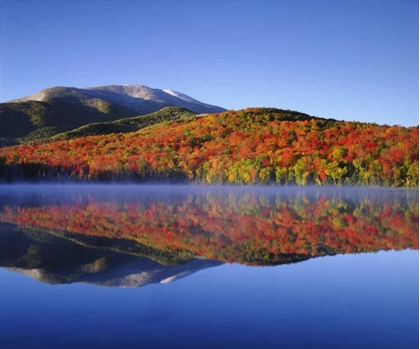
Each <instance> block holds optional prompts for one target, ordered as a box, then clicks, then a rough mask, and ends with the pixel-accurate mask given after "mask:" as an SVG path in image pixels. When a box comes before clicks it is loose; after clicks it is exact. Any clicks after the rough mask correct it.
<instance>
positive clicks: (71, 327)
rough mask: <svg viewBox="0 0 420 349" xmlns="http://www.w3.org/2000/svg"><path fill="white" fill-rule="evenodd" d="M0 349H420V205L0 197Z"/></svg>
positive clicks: (20, 189) (95, 194) (233, 197)
mask: <svg viewBox="0 0 420 349" xmlns="http://www.w3.org/2000/svg"><path fill="white" fill-rule="evenodd" d="M0 266H1V267H3V268H2V269H0V297H1V298H0V299H1V302H0V348H76V347H77V348H122V347H124V348H138V347H146V348H173V347H182V348H355V347H358V348H417V347H418V327H419V320H418V317H419V313H418V306H419V303H418V292H419V288H418V281H419V280H418V192H417V191H413V190H399V189H398V190H392V189H379V188H375V189H367V188H362V189H354V188H341V189H340V188H323V189H319V188H306V189H299V188H294V189H293V188H278V187H266V188H252V187H246V188H232V187H171V186H167V187H165V186H53V185H49V186H39V185H37V186H17V185H16V186H1V187H0Z"/></svg>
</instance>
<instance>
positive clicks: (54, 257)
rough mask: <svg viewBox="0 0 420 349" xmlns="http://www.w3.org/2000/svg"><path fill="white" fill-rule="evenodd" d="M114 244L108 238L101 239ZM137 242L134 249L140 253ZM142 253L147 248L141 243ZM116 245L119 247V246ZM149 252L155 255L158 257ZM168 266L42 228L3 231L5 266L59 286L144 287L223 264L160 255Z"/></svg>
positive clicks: (0, 248) (0, 244) (1, 261)
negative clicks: (60, 236)
mask: <svg viewBox="0 0 420 349" xmlns="http://www.w3.org/2000/svg"><path fill="white" fill-rule="evenodd" d="M100 240H103V242H104V243H103V244H102V245H104V244H108V245H110V242H109V241H108V240H109V239H106V238H102V239H96V243H97V244H98V243H100ZM135 245H136V244H135V243H131V250H132V251H135V250H136V249H135V247H136V246H135ZM137 247H138V248H137V251H142V252H144V250H142V246H140V245H139V246H137ZM114 248H115V247H114ZM148 252H149V254H150V255H152V256H153V257H154V258H156V256H159V254H158V253H155V254H153V253H152V252H153V251H151V250H150V249H149V250H148ZM160 257H162V258H163V260H164V263H166V262H168V261H170V263H171V265H165V264H162V263H159V262H157V261H155V260H152V259H150V258H146V257H139V256H136V255H134V254H127V253H121V252H116V251H112V250H108V249H107V248H105V247H103V246H102V248H89V247H86V246H83V245H80V244H77V243H75V242H72V241H70V240H67V239H62V238H58V237H55V236H54V235H50V234H48V233H43V232H41V231H30V230H25V231H22V230H20V229H16V228H15V227H13V226H12V225H8V224H3V225H2V226H1V229H0V266H2V267H7V268H8V269H10V270H13V271H17V272H20V273H22V274H25V275H27V276H30V277H32V278H34V279H37V280H39V281H43V282H47V283H51V284H60V283H73V282H83V283H89V284H95V285H102V286H120V287H140V286H144V285H147V284H151V283H159V282H160V283H168V282H171V281H175V280H178V279H180V278H183V277H186V276H188V275H190V274H192V273H194V272H197V271H199V270H201V269H205V268H209V267H214V266H218V265H220V264H222V263H221V262H218V261H211V260H205V259H192V257H190V260H187V259H186V257H185V256H179V255H176V254H173V256H172V258H168V257H167V256H164V255H161V256H160Z"/></svg>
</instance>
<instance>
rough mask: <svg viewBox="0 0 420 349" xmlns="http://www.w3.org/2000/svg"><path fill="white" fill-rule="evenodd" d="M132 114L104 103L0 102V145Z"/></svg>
mask: <svg viewBox="0 0 420 349" xmlns="http://www.w3.org/2000/svg"><path fill="white" fill-rule="evenodd" d="M136 115H138V113H137V112H135V111H133V110H129V109H127V108H125V107H122V106H119V105H116V104H111V103H109V102H107V101H104V100H96V105H95V106H92V105H83V104H79V105H77V104H72V103H69V102H66V101H63V100H58V99H53V100H48V101H42V102H41V101H25V102H16V103H0V146H4V145H10V144H18V143H22V142H29V141H38V140H45V139H48V138H49V137H52V136H53V135H56V134H58V133H61V132H65V131H69V130H72V129H75V128H78V127H80V126H83V125H86V124H90V123H94V122H107V121H114V120H117V119H121V118H126V117H130V116H136Z"/></svg>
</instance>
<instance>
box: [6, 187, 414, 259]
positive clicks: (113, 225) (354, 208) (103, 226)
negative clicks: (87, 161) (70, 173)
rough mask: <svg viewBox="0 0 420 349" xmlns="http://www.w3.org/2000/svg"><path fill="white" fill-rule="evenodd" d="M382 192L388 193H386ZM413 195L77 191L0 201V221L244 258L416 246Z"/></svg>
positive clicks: (222, 257)
mask: <svg viewBox="0 0 420 349" xmlns="http://www.w3.org/2000/svg"><path fill="white" fill-rule="evenodd" d="M386 193H387V194H386ZM418 218H419V217H418V195H417V194H416V193H414V192H406V191H381V190H377V191H375V190H373V191H365V192H364V193H363V194H360V193H356V192H352V191H351V190H348V191H331V192H328V191H324V192H320V191H317V192H313V193H310V192H309V193H307V192H303V191H302V192H298V193H297V194H296V195H287V194H282V195H271V194H268V193H266V194H265V195H260V194H256V193H255V192H252V191H251V192H241V191H233V192H229V193H228V194H223V193H222V192H200V193H193V194H188V195H187V194H185V195H178V196H171V197H169V196H160V197H151V196H141V197H139V198H135V199H132V198H130V197H125V198H120V200H119V201H113V200H110V199H107V198H101V197H99V196H95V195H90V196H89V195H79V196H77V195H76V196H75V198H74V200H73V202H72V203H71V204H68V203H65V201H63V200H61V201H60V200H59V199H55V200H53V202H50V203H48V204H46V205H44V206H37V205H20V204H7V205H6V204H5V205H4V206H3V208H2V209H1V211H0V220H1V221H3V222H9V223H15V224H19V225H21V226H25V227H32V228H33V227H37V228H43V229H51V230H54V232H55V233H57V232H60V231H61V232H66V233H73V234H82V235H83V236H100V237H108V238H119V239H128V240H134V241H136V242H138V243H141V244H144V245H146V246H149V247H151V248H154V249H158V250H162V251H167V252H171V251H178V252H181V251H182V252H186V253H191V254H194V255H199V256H203V257H206V258H210V259H218V260H222V261H229V262H239V263H246V264H276V263H279V261H280V260H282V261H285V260H287V258H288V257H287V256H289V257H290V259H291V260H295V259H296V256H301V258H302V259H304V258H305V257H304V256H306V257H308V258H310V257H314V256H323V255H333V254H337V253H359V252H372V251H379V250H389V249H394V250H400V249H406V248H413V249H417V248H418V245H419V242H418V228H419V226H418Z"/></svg>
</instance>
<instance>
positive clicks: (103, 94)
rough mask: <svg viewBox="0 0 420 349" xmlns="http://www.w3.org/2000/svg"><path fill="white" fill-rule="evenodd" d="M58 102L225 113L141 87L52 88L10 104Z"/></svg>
mask: <svg viewBox="0 0 420 349" xmlns="http://www.w3.org/2000/svg"><path fill="white" fill-rule="evenodd" d="M51 99H59V100H63V101H66V102H68V103H72V104H78V103H81V104H84V105H89V104H91V103H90V100H92V99H94V100H105V101H108V102H110V103H115V104H118V105H120V106H123V107H126V108H129V109H132V110H134V111H136V112H138V113H139V114H148V113H152V112H155V111H157V110H159V109H162V108H164V107H169V106H176V107H183V108H187V109H189V110H191V111H193V112H196V113H200V114H203V113H220V112H222V111H225V110H226V109H224V108H221V107H218V106H215V105H211V104H207V103H203V102H200V101H198V100H196V99H194V98H192V97H190V96H187V95H185V94H183V93H180V92H176V91H173V90H161V89H156V88H150V87H147V86H143V85H107V86H98V87H86V88H75V87H53V88H49V89H46V90H42V91H40V92H37V93H35V94H33V95H30V96H27V97H23V98H19V99H16V100H13V101H11V102H24V101H28V100H34V101H48V100H51Z"/></svg>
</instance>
